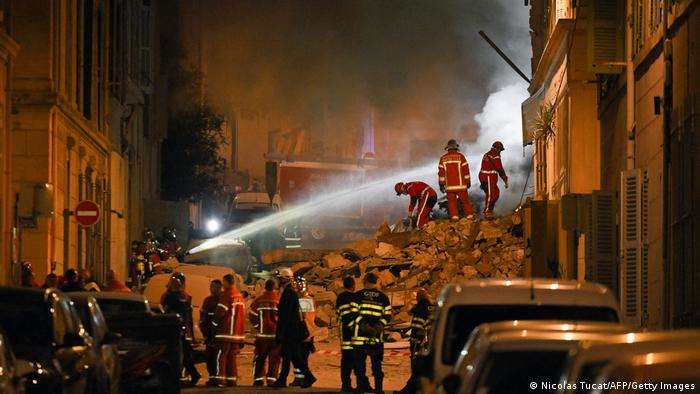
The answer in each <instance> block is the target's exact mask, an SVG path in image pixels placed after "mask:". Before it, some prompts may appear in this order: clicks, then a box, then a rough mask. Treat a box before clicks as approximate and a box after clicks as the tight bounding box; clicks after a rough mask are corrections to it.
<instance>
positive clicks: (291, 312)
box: [271, 268, 316, 388]
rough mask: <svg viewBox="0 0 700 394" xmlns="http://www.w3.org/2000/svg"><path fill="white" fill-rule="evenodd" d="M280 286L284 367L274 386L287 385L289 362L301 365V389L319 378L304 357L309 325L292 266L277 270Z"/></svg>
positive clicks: (278, 335) (278, 334) (279, 328)
mask: <svg viewBox="0 0 700 394" xmlns="http://www.w3.org/2000/svg"><path fill="white" fill-rule="evenodd" d="M277 277H278V278H279V281H280V287H283V286H284V290H283V291H282V295H281V296H280V303H279V306H278V307H277V308H278V309H277V312H278V319H277V331H276V338H277V342H279V343H280V345H281V349H280V353H281V354H282V369H281V370H280V375H279V377H277V381H276V382H275V383H273V384H272V385H271V386H272V387H287V376H288V375H289V368H290V364H294V367H296V368H298V369H299V370H300V371H301V373H302V374H303V375H304V381H303V383H302V384H301V387H302V388H307V387H311V386H312V385H313V384H314V382H316V377H315V376H314V375H313V373H311V370H310V369H309V365H308V364H307V363H306V359H305V358H304V357H303V352H304V342H307V343H308V342H309V341H310V340H311V334H310V333H309V328H308V327H307V325H306V322H305V321H304V319H303V318H302V315H301V305H300V304H299V294H298V293H297V290H296V289H295V288H294V283H293V282H294V274H293V273H292V270H291V269H289V268H282V269H280V270H278V271H277Z"/></svg>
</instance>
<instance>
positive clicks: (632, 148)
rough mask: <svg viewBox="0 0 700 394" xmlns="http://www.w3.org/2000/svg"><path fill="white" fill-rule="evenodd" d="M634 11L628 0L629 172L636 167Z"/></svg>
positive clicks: (626, 44)
mask: <svg viewBox="0 0 700 394" xmlns="http://www.w3.org/2000/svg"><path fill="white" fill-rule="evenodd" d="M633 9H634V1H633V0H627V18H626V19H627V21H626V27H625V31H626V34H625V37H626V42H625V47H626V50H625V52H626V53H625V56H626V58H627V59H626V60H627V66H626V67H625V71H626V73H625V74H626V77H627V83H626V85H627V160H626V163H625V168H626V169H628V170H631V169H634V165H635V154H634V153H635V152H634V151H635V138H636V136H635V128H636V127H635V117H634V95H635V89H634V87H635V86H634V84H635V79H634V59H633V56H632V53H633V50H632V45H634V39H633V28H634V27H633V26H632V12H634V11H633Z"/></svg>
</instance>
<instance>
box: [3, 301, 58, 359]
mask: <svg viewBox="0 0 700 394" xmlns="http://www.w3.org/2000/svg"><path fill="white" fill-rule="evenodd" d="M0 310H1V311H2V313H0V326H2V328H4V329H5V333H6V334H7V337H8V340H9V342H10V343H12V345H13V346H15V347H16V349H15V350H17V348H18V347H20V346H22V345H25V346H27V345H30V346H36V345H49V344H50V343H51V340H52V339H53V337H54V335H53V332H52V330H51V328H52V327H53V322H52V318H51V312H50V311H49V309H48V307H47V306H46V304H45V303H44V302H43V301H42V300H40V299H39V298H37V297H27V296H26V295H25V294H21V295H20V294H5V295H3V296H2V298H0Z"/></svg>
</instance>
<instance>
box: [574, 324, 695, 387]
mask: <svg viewBox="0 0 700 394" xmlns="http://www.w3.org/2000/svg"><path fill="white" fill-rule="evenodd" d="M687 349H696V351H700V330H675V331H649V332H630V333H627V334H614V335H609V336H608V338H607V339H606V341H605V342H603V343H589V342H586V341H584V342H582V343H581V344H580V346H579V347H578V349H577V350H576V352H575V353H574V354H573V355H572V359H571V361H570V367H569V368H567V371H568V372H567V375H568V378H578V374H579V373H580V370H581V369H582V368H583V367H584V366H585V365H587V364H589V363H592V362H598V361H612V360H615V359H619V358H621V357H629V356H634V355H636V354H642V353H653V352H669V351H682V350H687Z"/></svg>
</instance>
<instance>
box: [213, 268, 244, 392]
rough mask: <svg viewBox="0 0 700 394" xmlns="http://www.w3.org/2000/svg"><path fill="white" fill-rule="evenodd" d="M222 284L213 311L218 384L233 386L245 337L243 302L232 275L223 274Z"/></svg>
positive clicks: (236, 378)
mask: <svg viewBox="0 0 700 394" xmlns="http://www.w3.org/2000/svg"><path fill="white" fill-rule="evenodd" d="M223 284H224V290H223V291H222V292H221V297H220V298H219V303H218V304H217V306H216V311H215V312H214V323H215V325H216V344H217V347H218V348H219V351H218V353H217V358H218V360H219V364H218V367H219V373H218V378H219V386H221V387H223V386H230V387H233V386H235V385H236V381H237V380H238V368H237V365H236V356H237V355H238V353H240V351H241V348H243V340H244V339H245V304H244V303H243V296H242V295H241V293H240V292H239V291H238V289H237V288H236V285H235V279H234V277H233V275H231V274H227V275H225V276H224V280H223Z"/></svg>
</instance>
